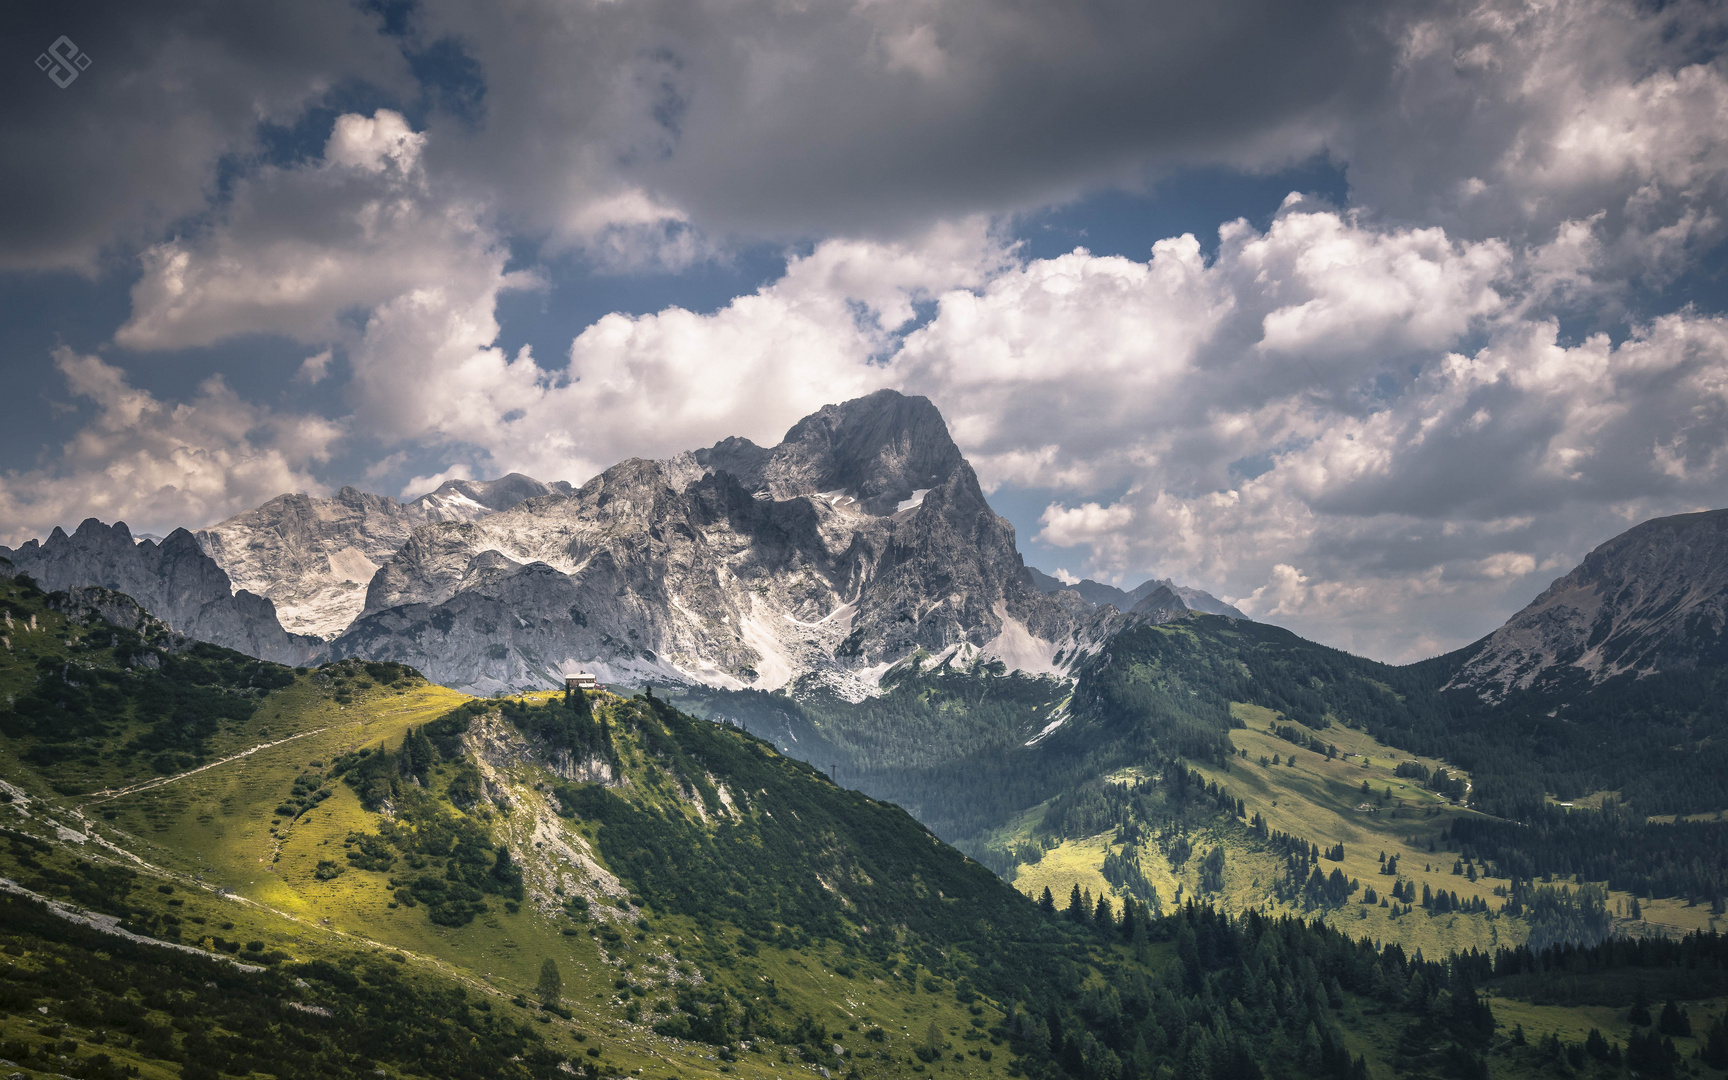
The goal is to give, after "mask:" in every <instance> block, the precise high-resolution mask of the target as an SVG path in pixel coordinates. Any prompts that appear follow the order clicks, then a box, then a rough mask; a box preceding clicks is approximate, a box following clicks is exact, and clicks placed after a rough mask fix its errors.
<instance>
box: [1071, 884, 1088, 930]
mask: <svg viewBox="0 0 1728 1080" xmlns="http://www.w3.org/2000/svg"><path fill="white" fill-rule="evenodd" d="M1067 914H1068V917H1069V918H1070V919H1073V920H1074V921H1075V922H1079V921H1081V920H1082V919H1084V918H1085V917H1086V907H1085V901H1084V900H1082V899H1080V883H1079V882H1075V883H1074V891H1073V892H1071V893H1069V894H1068V912H1067Z"/></svg>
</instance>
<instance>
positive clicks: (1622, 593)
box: [1450, 510, 1728, 701]
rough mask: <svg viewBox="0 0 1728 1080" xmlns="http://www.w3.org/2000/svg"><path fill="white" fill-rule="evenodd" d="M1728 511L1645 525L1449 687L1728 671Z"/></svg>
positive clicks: (1486, 688) (1497, 693)
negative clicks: (1707, 669)
mask: <svg viewBox="0 0 1728 1080" xmlns="http://www.w3.org/2000/svg"><path fill="white" fill-rule="evenodd" d="M1725 624H1728V510H1711V511H1708V512H1705V513H1701V514H1681V515H1679V516H1677V517H1667V518H1657V519H1655V520H1653V521H1646V522H1644V523H1643V524H1642V525H1638V526H1636V527H1634V528H1632V529H1629V530H1628V531H1626V532H1624V533H1621V534H1620V535H1619V536H1616V537H1615V538H1614V539H1612V540H1610V541H1608V542H1607V543H1605V544H1603V545H1602V546H1601V547H1599V548H1597V549H1596V550H1595V551H1592V552H1591V553H1590V554H1589V555H1587V556H1585V558H1584V561H1583V562H1582V563H1580V564H1579V565H1578V567H1577V568H1576V569H1574V570H1573V571H1572V572H1571V573H1569V574H1567V575H1566V576H1565V577H1563V578H1560V579H1559V580H1557V581H1555V582H1554V584H1552V585H1550V586H1549V587H1548V590H1547V591H1546V592H1544V593H1543V594H1542V595H1541V596H1538V597H1537V598H1536V599H1535V600H1534V601H1533V602H1532V603H1531V604H1530V606H1529V607H1526V608H1525V609H1524V610H1523V611H1520V612H1519V613H1518V614H1516V615H1514V616H1513V617H1512V618H1511V619H1510V620H1508V621H1507V623H1506V625H1504V626H1502V627H1501V628H1500V629H1498V630H1496V631H1494V633H1493V634H1491V635H1489V636H1488V638H1486V639H1485V640H1484V641H1483V642H1482V644H1481V647H1480V648H1478V649H1477V650H1476V651H1475V653H1474V655H1472V656H1471V657H1470V659H1469V660H1468V661H1466V662H1465V664H1464V666H1463V668H1461V669H1460V670H1459V672H1458V674H1457V675H1456V676H1454V677H1453V679H1452V682H1451V683H1450V686H1451V687H1454V688H1467V689H1472V690H1475V691H1476V692H1477V693H1479V694H1480V695H1481V696H1482V697H1484V698H1486V699H1488V700H1491V701H1494V700H1499V699H1500V698H1503V697H1505V696H1506V694H1507V693H1509V692H1511V691H1513V690H1521V689H1528V688H1531V687H1535V688H1538V689H1540V688H1544V687H1551V686H1558V685H1561V684H1562V683H1564V682H1566V681H1569V680H1576V679H1578V678H1580V677H1582V678H1584V679H1587V680H1588V681H1589V682H1591V683H1597V682H1601V681H1603V680H1604V679H1608V678H1612V677H1613V676H1616V675H1622V674H1627V673H1636V674H1650V673H1653V672H1659V671H1675V670H1686V669H1689V668H1695V667H1699V666H1719V665H1722V664H1724V663H1728V637H1725V636H1724V632H1723V631H1724V626H1725Z"/></svg>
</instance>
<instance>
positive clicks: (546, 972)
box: [539, 956, 564, 1008]
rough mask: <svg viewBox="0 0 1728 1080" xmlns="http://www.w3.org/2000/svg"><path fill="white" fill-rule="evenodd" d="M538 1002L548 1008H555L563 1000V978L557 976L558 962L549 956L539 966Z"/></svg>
mask: <svg viewBox="0 0 1728 1080" xmlns="http://www.w3.org/2000/svg"><path fill="white" fill-rule="evenodd" d="M539 993H540V1002H541V1004H543V1005H546V1006H547V1007H549V1008H556V1007H557V1005H558V1003H559V1002H560V1001H562V1000H563V999H564V977H563V976H562V975H559V974H558V962H557V961H556V960H554V959H552V958H551V957H550V956H548V957H547V958H546V962H545V963H544V964H541V965H540V986H539Z"/></svg>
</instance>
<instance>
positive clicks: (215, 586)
mask: <svg viewBox="0 0 1728 1080" xmlns="http://www.w3.org/2000/svg"><path fill="white" fill-rule="evenodd" d="M0 556H4V557H5V558H7V559H10V560H11V562H12V564H13V565H14V566H15V567H17V569H18V572H20V573H24V574H29V575H30V576H31V577H32V578H34V579H35V580H36V583H37V584H38V585H40V586H41V587H42V588H44V589H47V590H49V591H58V590H74V589H77V588H79V587H80V586H99V587H101V588H104V589H110V590H113V591H114V592H121V593H125V594H126V595H127V596H130V597H131V598H132V599H133V600H135V601H137V603H138V604H139V605H141V606H142V607H143V608H144V610H145V611H148V612H149V613H150V614H152V615H154V616H156V617H157V618H158V619H161V620H162V621H163V622H165V623H167V624H168V625H169V626H171V627H173V628H174V630H176V631H178V632H179V633H181V634H184V635H186V636H187V637H193V638H197V639H198V640H200V641H209V642H213V643H215V644H217V645H222V646H225V647H227V648H230V649H235V650H237V651H239V652H243V653H248V654H250V655H252V656H256V657H259V658H260V659H264V660H274V661H275V662H277V663H279V664H294V665H299V664H305V663H307V662H308V661H310V660H312V659H313V658H315V657H317V656H318V655H319V654H320V653H321V652H322V651H323V642H322V641H320V640H319V639H317V638H312V637H303V636H301V635H298V634H290V633H287V632H286V631H284V630H283V629H282V625H281V624H280V623H279V622H277V621H276V609H275V605H273V604H272V603H271V602H270V601H269V599H267V598H266V597H262V596H258V595H256V594H254V593H250V592H246V591H241V592H239V593H235V592H234V591H233V590H232V588H231V586H230V583H229V580H228V575H227V574H225V573H223V572H222V568H221V567H219V566H217V565H216V563H215V562H214V561H213V560H212V559H211V558H210V556H208V555H206V554H204V552H203V550H202V549H201V548H200V547H199V546H198V541H197V540H196V539H195V538H194V537H193V536H192V534H191V533H189V532H187V531H186V530H185V529H175V530H174V532H172V533H171V534H169V536H168V538H167V539H165V540H163V541H162V542H161V543H160V544H157V543H156V542H155V541H152V540H145V541H143V542H142V543H136V542H134V541H133V539H132V534H131V532H130V531H128V530H127V528H126V524H125V523H124V522H115V523H114V524H113V525H112V526H109V525H104V524H102V523H101V522H100V521H97V520H96V519H95V518H90V519H88V520H86V521H85V522H84V523H83V524H82V525H79V526H78V530H77V531H76V532H74V533H73V534H72V535H71V536H68V535H66V533H65V531H64V530H62V529H59V528H56V529H55V530H54V531H53V533H51V534H50V535H49V537H48V540H47V542H46V543H38V542H37V541H35V540H31V541H30V542H28V543H26V544H24V545H22V546H21V547H19V548H18V550H16V551H9V550H7V549H4V548H0Z"/></svg>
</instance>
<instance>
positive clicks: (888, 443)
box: [695, 390, 965, 516]
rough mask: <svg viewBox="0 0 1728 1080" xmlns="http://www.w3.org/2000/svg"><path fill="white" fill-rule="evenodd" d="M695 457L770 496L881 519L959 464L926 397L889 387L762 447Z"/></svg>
mask: <svg viewBox="0 0 1728 1080" xmlns="http://www.w3.org/2000/svg"><path fill="white" fill-rule="evenodd" d="M695 458H696V460H697V461H698V462H700V463H701V464H702V465H704V466H706V467H709V468H712V469H715V470H717V471H723V472H728V473H731V474H732V475H733V476H735V477H737V478H738V480H739V482H740V483H742V484H744V485H745V486H746V487H747V488H749V489H750V490H751V491H762V492H765V493H766V494H767V495H768V496H769V497H771V498H774V499H792V498H797V497H799V496H803V495H826V497H828V498H829V500H830V501H831V502H834V503H836V504H838V505H847V506H855V507H856V508H858V509H860V510H863V511H864V512H866V513H869V514H875V515H878V516H886V515H890V514H894V513H898V512H900V511H901V510H904V509H910V508H911V507H910V506H909V505H907V504H910V503H914V502H915V501H916V500H917V499H919V498H921V495H920V494H919V493H920V492H924V491H929V490H931V489H933V488H935V487H937V486H939V485H941V484H943V483H944V482H946V481H947V480H948V478H949V477H950V476H952V475H953V473H954V472H955V470H957V469H959V468H960V467H962V466H963V465H965V458H964V457H962V456H961V454H960V448H959V447H958V446H956V445H955V444H954V440H953V438H952V437H951V436H950V435H949V434H948V425H947V423H945V422H944V421H943V419H942V414H941V412H940V411H938V410H937V408H936V406H935V405H934V404H932V403H931V402H930V399H929V398H924V397H908V396H907V395H905V394H901V393H899V392H898V391H894V390H878V391H876V392H875V393H874V394H870V395H868V396H865V397H861V398H857V399H854V400H852V401H848V402H844V403H842V404H839V405H825V406H823V407H822V408H821V409H818V410H817V411H816V412H814V413H811V414H810V415H809V416H806V417H805V418H804V419H802V420H800V421H798V422H797V423H796V424H794V425H792V427H791V429H790V430H788V431H787V432H786V437H785V438H784V439H782V440H781V441H780V444H779V445H778V446H775V447H774V448H772V449H764V448H762V447H759V446H757V445H756V444H754V443H752V442H750V441H749V440H748V439H739V438H731V439H726V440H723V441H722V442H719V443H716V444H715V445H714V446H712V447H710V448H709V449H707V450H698V451H696V453H695Z"/></svg>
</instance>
